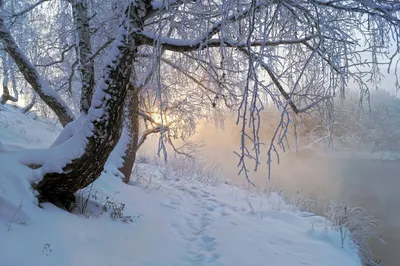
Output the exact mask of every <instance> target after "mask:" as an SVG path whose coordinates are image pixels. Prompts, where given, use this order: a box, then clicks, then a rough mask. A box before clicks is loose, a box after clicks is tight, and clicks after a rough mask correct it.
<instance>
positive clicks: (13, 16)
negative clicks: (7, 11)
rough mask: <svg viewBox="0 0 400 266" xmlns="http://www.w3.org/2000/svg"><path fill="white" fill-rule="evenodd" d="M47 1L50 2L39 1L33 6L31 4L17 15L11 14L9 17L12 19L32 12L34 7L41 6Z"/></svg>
mask: <svg viewBox="0 0 400 266" xmlns="http://www.w3.org/2000/svg"><path fill="white" fill-rule="evenodd" d="M48 1H50V0H40V1H38V2H36V3H34V4H32V5H30V6H28V7H27V8H25V9H24V10H21V11H19V12H17V13H14V14H12V15H11V17H12V18H17V17H21V16H23V15H25V14H27V13H29V12H31V11H32V10H34V9H35V8H36V7H38V6H40V5H41V4H43V3H45V2H48Z"/></svg>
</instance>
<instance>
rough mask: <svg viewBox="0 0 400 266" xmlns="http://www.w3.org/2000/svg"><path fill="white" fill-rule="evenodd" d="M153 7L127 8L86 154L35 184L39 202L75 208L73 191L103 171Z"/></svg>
mask: <svg viewBox="0 0 400 266" xmlns="http://www.w3.org/2000/svg"><path fill="white" fill-rule="evenodd" d="M150 9H151V1H150V0H144V1H143V2H142V1H139V0H138V1H136V2H135V3H131V5H130V6H129V7H128V8H127V9H126V11H125V16H128V17H129V18H128V19H123V20H122V22H121V25H120V27H119V34H118V36H117V38H116V39H115V41H114V43H113V47H112V48H111V52H110V60H109V64H108V65H107V66H106V67H105V69H104V72H103V75H102V80H100V82H99V84H98V86H97V87H96V91H95V94H94V95H93V101H92V104H91V108H90V109H89V113H88V118H87V122H86V123H87V124H85V125H83V129H82V130H85V129H87V130H88V132H86V131H84V132H81V133H84V134H85V136H87V137H86V139H87V143H86V145H85V149H84V152H83V154H82V155H81V156H80V157H78V158H76V159H75V160H73V161H72V162H70V163H69V164H67V165H66V166H65V167H64V168H63V171H62V173H48V174H46V175H45V176H44V177H43V179H42V180H41V181H40V182H39V183H37V184H35V185H34V186H33V187H34V188H35V189H36V190H37V191H38V192H39V193H40V196H39V201H40V202H43V201H48V202H51V203H53V204H55V205H56V206H58V207H60V208H65V209H66V210H68V211H71V210H72V209H73V208H74V196H73V193H75V192H76V191H78V190H79V189H82V188H85V187H87V186H88V185H90V184H91V183H92V182H94V181H95V180H96V179H97V178H98V177H99V176H100V174H101V172H102V171H103V168H104V164H105V163H106V161H107V159H108V157H109V155H110V153H111V151H112V150H113V149H114V147H115V145H116V144H117V142H118V140H119V138H120V135H121V131H122V130H121V128H122V121H123V108H124V104H123V103H124V100H125V96H126V93H127V87H128V82H129V79H130V75H131V73H132V72H133V71H132V64H133V59H134V58H135V56H136V52H137V46H136V43H135V41H136V40H135V39H136V38H137V32H138V30H140V29H141V28H142V25H143V18H144V17H145V16H146V14H147V11H148V10H150Z"/></svg>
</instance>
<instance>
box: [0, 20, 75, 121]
mask: <svg viewBox="0 0 400 266" xmlns="http://www.w3.org/2000/svg"><path fill="white" fill-rule="evenodd" d="M0 40H1V41H2V43H3V47H4V50H6V51H7V53H8V54H9V55H10V57H12V58H13V60H14V62H15V64H16V65H17V66H18V68H19V70H20V71H21V73H22V75H23V76H24V78H25V79H26V81H27V82H28V83H29V84H30V85H31V86H32V88H33V89H34V90H35V91H36V93H37V94H38V95H39V97H40V98H41V99H42V100H43V101H44V102H45V103H46V104H47V105H48V106H49V107H50V108H51V109H52V110H53V111H54V112H55V113H56V115H57V117H58V119H59V120H60V123H61V124H62V125H63V126H65V125H66V124H68V123H69V122H71V121H73V120H74V115H73V113H72V111H71V109H70V108H69V107H68V105H67V104H66V103H65V102H64V101H63V100H62V99H61V97H60V96H59V95H58V94H57V93H56V92H55V91H54V90H53V89H51V88H50V86H49V84H48V82H46V81H45V80H44V79H43V78H42V77H41V75H40V74H39V72H38V71H37V69H36V68H35V67H34V66H33V65H32V63H31V62H30V61H29V59H28V58H27V57H26V56H25V54H24V53H23V52H22V51H21V49H20V48H19V47H18V44H17V43H16V42H15V40H14V38H13V37H12V35H11V33H10V31H9V30H8V29H7V28H6V26H5V25H4V20H3V18H2V17H0Z"/></svg>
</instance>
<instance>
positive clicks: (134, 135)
mask: <svg viewBox="0 0 400 266" xmlns="http://www.w3.org/2000/svg"><path fill="white" fill-rule="evenodd" d="M126 108H127V119H126V131H127V134H128V138H129V142H128V143H127V145H126V148H125V156H124V157H122V159H123V165H122V167H121V168H120V169H119V171H120V172H121V173H123V174H124V176H125V178H124V179H123V181H124V182H125V183H129V180H130V178H131V174H132V169H133V165H134V164H135V160H136V153H137V150H138V139H139V137H138V136H139V115H138V112H139V90H138V89H137V88H133V89H132V90H130V91H129V92H128V97H127V102H126Z"/></svg>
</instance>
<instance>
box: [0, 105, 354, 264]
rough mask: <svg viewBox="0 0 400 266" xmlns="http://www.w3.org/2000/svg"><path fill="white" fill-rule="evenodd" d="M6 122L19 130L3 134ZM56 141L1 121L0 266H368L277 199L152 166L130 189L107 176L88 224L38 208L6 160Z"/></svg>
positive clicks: (44, 129)
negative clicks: (17, 151) (191, 180)
mask: <svg viewBox="0 0 400 266" xmlns="http://www.w3.org/2000/svg"><path fill="white" fill-rule="evenodd" d="M5 119H6V120H7V121H13V120H15V121H16V119H18V120H19V121H20V123H17V124H12V125H8V126H4V123H3V122H4V120H5ZM21 130H25V132H27V133H26V136H25V134H23V136H25V137H21V134H19V133H18V132H20V131H21ZM57 131H58V130H57V129H55V128H54V127H52V126H51V125H49V124H46V123H42V122H36V121H32V120H30V119H29V118H27V117H25V116H23V115H21V114H18V113H16V112H14V111H0V137H1V142H2V145H3V146H2V147H5V148H3V152H1V151H0V173H1V174H0V224H3V225H4V226H0V265H7V266H14V265H15V266H19V265H21V266H36V265H38V266H39V265H40V266H45V265H49V266H50V265H51V266H53V265H60V266H62V265H68V266H79V265H82V266H83V265H85V266H91V265H96V266H103V265H104V266H111V265H114V266H124V265H130V266H131V265H154V266H163V265H177V266H178V265H182V266H183V265H221V266H222V265H226V266H239V265H240V266H241V265H246V266H253V265H254V266H256V265H260V266H261V265H263V266H265V265H271V266H276V265H281V266H292V265H311V266H321V265H324V266H329V265H332V266H333V265H335V266H336V265H348V266H356V265H357V266H359V265H361V263H360V259H359V258H358V256H357V251H356V250H355V248H353V247H351V246H349V245H347V246H345V248H342V247H341V240H340V234H339V233H338V232H335V231H331V230H326V229H325V220H324V219H323V218H322V217H317V216H312V215H310V214H309V213H301V212H291V211H289V210H290V209H292V208H290V206H287V205H285V203H283V201H282V199H281V198H280V196H279V195H278V194H276V193H271V194H269V195H256V194H252V193H249V192H248V191H246V190H243V189H240V188H235V187H232V186H229V185H226V184H219V185H213V186H211V185H209V186H207V185H204V184H199V183H188V182H185V181H184V177H183V178H180V181H177V180H176V179H175V178H174V176H173V175H172V173H171V175H170V176H167V179H165V178H162V177H161V176H162V175H161V174H160V171H161V170H162V169H161V168H162V166H155V165H151V164H139V165H138V170H137V171H136V173H135V175H136V176H134V178H133V179H134V180H133V181H132V183H131V184H130V185H126V184H123V183H122V182H121V181H120V180H119V179H118V178H117V177H114V176H113V175H110V174H106V173H105V174H103V175H102V177H101V178H99V179H98V180H97V181H96V182H95V183H94V185H93V187H92V188H91V190H90V195H92V196H91V197H90V201H89V203H88V207H87V209H86V211H85V212H84V213H83V214H80V213H79V212H78V213H76V214H70V213H67V212H64V211H62V210H60V209H58V208H56V207H54V206H53V205H51V204H43V206H42V208H39V207H38V206H37V202H36V198H35V196H34V195H33V193H32V191H31V189H30V184H29V181H28V180H29V179H30V175H32V170H31V169H29V168H27V167H24V166H21V165H19V164H17V162H15V161H13V160H14V159H13V157H10V156H7V153H6V152H4V150H14V149H17V148H23V147H29V148H36V147H45V146H46V145H50V144H51V142H52V141H53V140H54V139H55V138H56V135H57ZM135 177H140V180H141V182H135V180H136V179H135ZM82 195H83V198H86V196H87V195H89V189H87V190H85V191H84V192H82ZM78 196H79V195H78ZM79 202H81V201H80V200H79ZM21 203H22V204H21ZM121 203H124V204H125V206H124V209H123V213H118V210H120V209H121V205H120V204H121ZM104 204H106V205H107V206H108V207H110V208H109V209H108V210H107V211H105V210H103V209H102V206H103V205H104ZM112 206H114V207H115V208H114V209H115V210H116V211H117V213H116V212H113V211H112V210H113V208H112ZM110 209H111V210H110ZM110 214H114V218H116V219H115V220H113V219H112V218H111V217H110ZM115 216H117V217H115ZM126 216H130V217H129V218H127V217H126ZM126 219H128V220H131V221H128V222H123V221H122V220H126Z"/></svg>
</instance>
